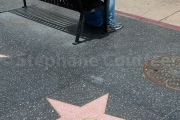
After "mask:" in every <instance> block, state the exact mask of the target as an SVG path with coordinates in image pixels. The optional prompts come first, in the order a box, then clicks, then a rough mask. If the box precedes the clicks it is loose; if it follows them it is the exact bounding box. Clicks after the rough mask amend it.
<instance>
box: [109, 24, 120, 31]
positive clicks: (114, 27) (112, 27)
mask: <svg viewBox="0 0 180 120" xmlns="http://www.w3.org/2000/svg"><path fill="white" fill-rule="evenodd" d="M121 28H123V26H122V25H121V24H110V25H107V30H108V32H114V31H117V30H119V29H121Z"/></svg>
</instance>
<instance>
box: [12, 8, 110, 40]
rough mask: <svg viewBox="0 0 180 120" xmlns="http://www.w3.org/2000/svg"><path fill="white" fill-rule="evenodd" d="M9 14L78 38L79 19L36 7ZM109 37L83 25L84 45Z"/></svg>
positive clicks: (81, 38)
mask: <svg viewBox="0 0 180 120" xmlns="http://www.w3.org/2000/svg"><path fill="white" fill-rule="evenodd" d="M67 10H68V9H67ZM9 12H11V13H13V14H16V15H18V16H21V17H24V18H27V19H29V20H32V21H35V22H37V23H40V24H43V25H46V26H49V27H51V28H54V29H57V30H60V31H63V32H65V33H68V34H71V35H73V36H74V39H75V37H76V33H77V28H78V22H79V20H78V19H73V18H70V17H68V16H65V15H62V14H59V13H58V14H57V13H53V12H51V11H48V10H45V9H42V8H38V7H35V6H29V7H27V8H18V9H15V10H11V11H9ZM107 36H108V33H105V32H104V30H103V28H93V27H90V26H88V25H87V24H83V27H82V32H81V36H80V42H81V43H82V42H87V41H91V40H95V39H102V38H104V37H107Z"/></svg>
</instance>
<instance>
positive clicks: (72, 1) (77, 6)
mask: <svg viewBox="0 0 180 120" xmlns="http://www.w3.org/2000/svg"><path fill="white" fill-rule="evenodd" d="M40 1H43V2H47V3H50V4H53V5H57V6H61V7H64V8H67V9H70V10H74V11H77V12H79V13H80V18H79V24H78V29H77V33H76V38H75V42H74V43H73V45H77V44H79V43H81V42H82V41H79V37H80V35H81V29H82V25H83V20H84V15H85V14H88V13H92V12H96V11H98V10H104V13H105V14H104V27H103V28H104V32H105V33H107V0H104V4H103V5H102V6H99V7H97V8H93V9H90V10H86V11H85V10H84V8H83V6H82V4H81V1H80V0H40ZM23 3H24V6H23V8H27V4H26V0H23Z"/></svg>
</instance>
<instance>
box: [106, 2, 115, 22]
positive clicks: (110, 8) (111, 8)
mask: <svg viewBox="0 0 180 120" xmlns="http://www.w3.org/2000/svg"><path fill="white" fill-rule="evenodd" d="M115 3H116V0H108V3H107V4H108V5H107V17H108V18H107V23H108V24H114V23H115Z"/></svg>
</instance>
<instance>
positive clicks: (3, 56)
mask: <svg viewBox="0 0 180 120" xmlns="http://www.w3.org/2000/svg"><path fill="white" fill-rule="evenodd" d="M0 58H8V56H5V55H1V54H0Z"/></svg>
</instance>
